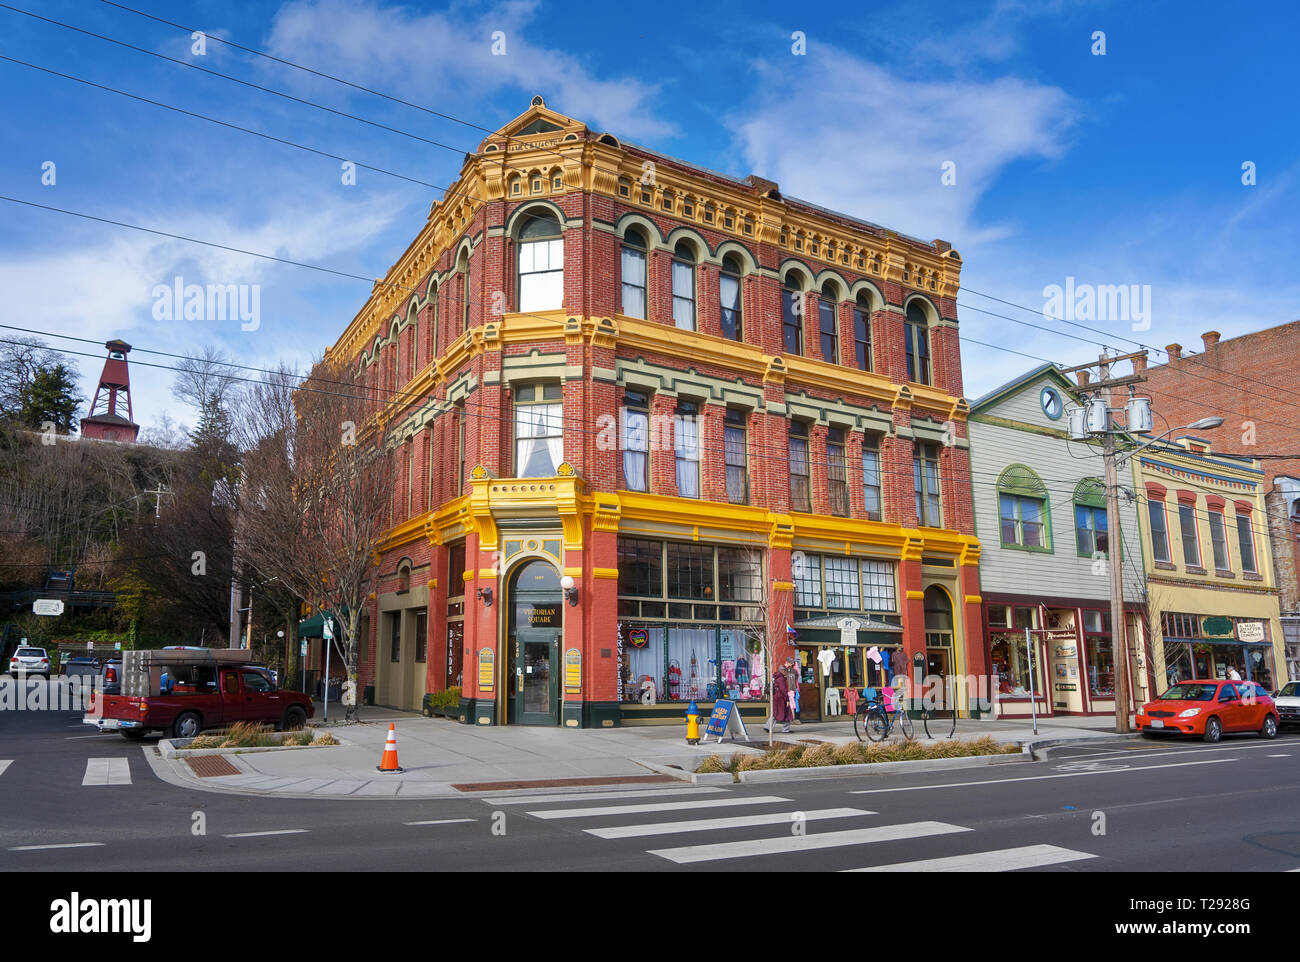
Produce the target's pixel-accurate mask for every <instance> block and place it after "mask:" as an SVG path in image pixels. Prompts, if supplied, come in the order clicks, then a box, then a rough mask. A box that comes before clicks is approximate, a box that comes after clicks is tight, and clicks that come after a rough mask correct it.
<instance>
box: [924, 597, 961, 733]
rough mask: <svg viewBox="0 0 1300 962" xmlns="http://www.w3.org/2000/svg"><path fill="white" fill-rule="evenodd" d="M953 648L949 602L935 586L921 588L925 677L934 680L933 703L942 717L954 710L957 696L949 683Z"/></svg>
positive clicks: (953, 657) (953, 656)
mask: <svg viewBox="0 0 1300 962" xmlns="http://www.w3.org/2000/svg"><path fill="white" fill-rule="evenodd" d="M954 651H955V650H954V647H953V624H952V599H951V598H949V597H948V593H947V592H946V591H944V590H943V589H942V588H940V587H939V586H938V585H930V587H928V588H926V589H925V674H926V678H927V681H930V682H931V683H933V682H934V681H936V680H937V682H938V687H937V688H936V689H935V690H934V704H935V706H936V708H938V709H939V710H940V711H941V712H942V713H943V714H945V715H946V714H947V712H949V711H956V710H957V693H956V690H955V688H954V686H953V684H952V680H951V679H952V674H953V671H954V670H955V668H956V665H955V654H954Z"/></svg>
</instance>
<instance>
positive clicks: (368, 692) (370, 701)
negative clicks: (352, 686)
mask: <svg viewBox="0 0 1300 962" xmlns="http://www.w3.org/2000/svg"><path fill="white" fill-rule="evenodd" d="M363 700H364V701H365V703H366V704H367V705H370V706H372V707H373V706H374V704H375V686H374V685H366V688H365V692H364V693H363Z"/></svg>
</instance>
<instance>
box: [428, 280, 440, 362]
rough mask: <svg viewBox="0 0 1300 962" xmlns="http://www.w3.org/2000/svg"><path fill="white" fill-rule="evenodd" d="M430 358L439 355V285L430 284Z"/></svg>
mask: <svg viewBox="0 0 1300 962" xmlns="http://www.w3.org/2000/svg"><path fill="white" fill-rule="evenodd" d="M428 296H429V360H431V361H432V360H433V359H434V358H436V357H437V356H438V285H437V284H430V285H429V295H428Z"/></svg>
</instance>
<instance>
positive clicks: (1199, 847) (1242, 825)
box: [0, 711, 1300, 872]
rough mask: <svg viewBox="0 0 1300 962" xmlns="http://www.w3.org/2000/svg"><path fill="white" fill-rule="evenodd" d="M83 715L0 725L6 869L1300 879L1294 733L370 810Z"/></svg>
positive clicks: (3, 715) (2, 716) (20, 718)
mask: <svg viewBox="0 0 1300 962" xmlns="http://www.w3.org/2000/svg"><path fill="white" fill-rule="evenodd" d="M79 719H80V715H79V714H75V713H65V712H29V711H28V712H23V711H5V712H0V806H2V808H0V812H2V813H3V815H2V817H0V871H33V870H34V871H59V872H82V871H111V872H134V871H143V870H153V871H165V872H191V871H242V872H249V871H258V870H270V871H273V870H283V869H287V868H293V869H295V870H299V871H310V870H318V869H326V870H328V869H336V870H341V869H346V870H367V869H377V870H421V871H438V870H453V869H454V870H459V871H464V870H467V869H468V870H474V869H477V870H489V871H491V870H499V871H556V870H565V871H582V870H585V869H592V870H602V871H611V870H613V871H635V872H658V871H679V870H686V871H700V870H706V871H719V870H723V871H755V870H758V871H766V870H769V869H771V868H773V867H774V866H777V865H779V867H780V868H781V869H782V870H784V871H814V870H833V869H872V868H891V869H893V868H901V867H906V868H919V869H931V870H934V869H967V870H969V869H998V870H1008V869H1016V868H1029V869H1038V870H1041V871H1048V872H1105V871H1129V870H1148V871H1159V872H1199V871H1213V872H1232V871H1243V872H1246V871H1252V872H1257V871H1289V870H1294V869H1300V819H1298V818H1297V816H1296V798H1297V792H1298V791H1300V736H1297V735H1292V734H1285V735H1283V736H1281V737H1280V738H1278V739H1277V740H1275V741H1269V742H1265V741H1263V740H1261V739H1259V738H1257V737H1254V736H1230V737H1228V738H1227V739H1226V740H1225V742H1224V743H1222V744H1220V745H1215V746H1211V745H1203V744H1200V743H1197V742H1176V743H1165V742H1159V743H1151V742H1136V743H1135V742H1124V743H1118V744H1116V745H1113V746H1105V747H1096V746H1076V747H1073V748H1066V749H1058V750H1055V751H1053V752H1052V753H1051V757H1050V758H1049V759H1048V760H1045V761H1042V762H1036V763H1032V764H1024V765H1010V766H998V767H992V768H981V769H973V770H964V771H953V772H930V773H917V774H911V775H881V776H868V777H862V776H859V777H845V778H831V779H817V780H809V781H806V782H782V783H772V784H770V785H731V786H716V787H709V788H692V787H690V786H686V787H673V786H668V787H661V786H655V787H653V788H646V787H644V786H640V787H637V788H635V789H633V790H630V791H627V792H623V791H610V790H602V791H599V792H586V793H583V792H574V791H573V790H566V791H562V792H560V793H550V794H547V793H542V792H536V791H535V792H530V793H515V794H512V795H501V796H496V797H486V798H484V797H467V798H463V799H461V798H456V799H435V800H424V801H387V800H376V801H364V802H363V801H353V800H326V799H322V800H319V801H317V800H310V799H308V800H303V799H276V798H265V797H249V798H244V797H238V796H230V795H222V794H215V793H208V792H199V791H192V790H188V789H182V788H177V787H174V786H172V785H169V784H167V783H165V782H162V781H160V780H159V779H157V778H156V777H155V776H154V775H153V773H152V770H151V769H150V768H149V766H148V764H147V762H146V760H145V758H144V756H143V754H142V753H143V751H152V750H153V745H154V743H155V740H154V739H148V740H146V741H145V742H144V747H143V748H142V747H141V746H140V745H139V744H135V743H128V742H127V741H125V740H124V739H122V738H120V737H119V736H116V735H101V734H97V733H95V732H94V731H93V730H92V729H90V728H89V727H87V726H84V725H82V724H80V721H79ZM6 762H7V763H8V764H6ZM200 829H201V830H202V831H201V833H200V831H199V830H200ZM33 846H38V847H33ZM918 863H919V864H918Z"/></svg>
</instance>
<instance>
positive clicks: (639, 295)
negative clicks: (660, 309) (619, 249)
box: [622, 228, 646, 320]
mask: <svg viewBox="0 0 1300 962" xmlns="http://www.w3.org/2000/svg"><path fill="white" fill-rule="evenodd" d="M645 251H646V239H645V237H644V236H643V235H642V234H641V231H639V230H637V229H635V228H632V229H629V230H628V231H627V233H625V234H624V235H623V255H622V274H623V313H624V314H626V315H627V316H628V317H639V318H641V319H642V320H644V319H645V316H646V313H645Z"/></svg>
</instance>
